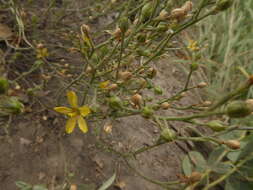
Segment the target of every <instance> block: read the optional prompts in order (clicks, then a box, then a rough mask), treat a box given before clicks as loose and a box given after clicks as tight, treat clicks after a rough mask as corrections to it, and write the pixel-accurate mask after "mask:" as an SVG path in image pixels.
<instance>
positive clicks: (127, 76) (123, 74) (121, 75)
mask: <svg viewBox="0 0 253 190" xmlns="http://www.w3.org/2000/svg"><path fill="white" fill-rule="evenodd" d="M131 77H132V73H131V72H129V71H121V72H119V78H120V79H121V80H123V81H125V80H129V79H130V78H131Z"/></svg>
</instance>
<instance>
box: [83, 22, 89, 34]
mask: <svg viewBox="0 0 253 190" xmlns="http://www.w3.org/2000/svg"><path fill="white" fill-rule="evenodd" d="M82 30H83V31H84V32H86V33H90V27H89V26H88V25H87V24H83V25H82Z"/></svg>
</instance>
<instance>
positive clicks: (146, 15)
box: [140, 2, 153, 22]
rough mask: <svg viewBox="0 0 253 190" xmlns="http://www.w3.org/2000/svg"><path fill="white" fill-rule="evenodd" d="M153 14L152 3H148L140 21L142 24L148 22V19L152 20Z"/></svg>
mask: <svg viewBox="0 0 253 190" xmlns="http://www.w3.org/2000/svg"><path fill="white" fill-rule="evenodd" d="M152 13H153V4H152V2H148V3H147V4H145V5H144V6H143V7H142V10H141V19H140V20H141V21H142V22H146V21H147V20H148V19H150V17H151V15H152Z"/></svg>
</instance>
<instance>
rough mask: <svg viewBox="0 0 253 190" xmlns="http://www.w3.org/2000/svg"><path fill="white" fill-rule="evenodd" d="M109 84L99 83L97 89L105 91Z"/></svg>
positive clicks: (107, 82)
mask: <svg viewBox="0 0 253 190" xmlns="http://www.w3.org/2000/svg"><path fill="white" fill-rule="evenodd" d="M109 83H110V81H109V80H107V81H104V82H100V83H99V88H102V89H106V88H107V87H108V85H109Z"/></svg>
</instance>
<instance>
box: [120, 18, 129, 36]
mask: <svg viewBox="0 0 253 190" xmlns="http://www.w3.org/2000/svg"><path fill="white" fill-rule="evenodd" d="M119 28H120V30H121V32H123V33H125V32H126V31H127V30H128V28H129V21H128V18H127V17H126V16H125V17H122V18H121V19H120V21H119Z"/></svg>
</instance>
